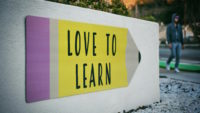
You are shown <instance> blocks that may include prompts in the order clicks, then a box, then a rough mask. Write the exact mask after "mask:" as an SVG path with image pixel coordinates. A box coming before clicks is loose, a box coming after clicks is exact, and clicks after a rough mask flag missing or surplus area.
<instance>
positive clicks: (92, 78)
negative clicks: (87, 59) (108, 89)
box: [90, 64, 96, 87]
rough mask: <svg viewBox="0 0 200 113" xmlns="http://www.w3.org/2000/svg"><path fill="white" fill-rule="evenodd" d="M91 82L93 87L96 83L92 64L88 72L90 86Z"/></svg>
mask: <svg viewBox="0 0 200 113" xmlns="http://www.w3.org/2000/svg"><path fill="white" fill-rule="evenodd" d="M92 83H93V85H94V87H95V86H96V84H95V78H94V66H93V64H92V67H91V74H90V87H91V84H92Z"/></svg>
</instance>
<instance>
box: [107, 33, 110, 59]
mask: <svg viewBox="0 0 200 113" xmlns="http://www.w3.org/2000/svg"><path fill="white" fill-rule="evenodd" d="M106 36H107V56H108V55H109V36H110V34H106Z"/></svg>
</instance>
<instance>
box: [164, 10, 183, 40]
mask: <svg viewBox="0 0 200 113" xmlns="http://www.w3.org/2000/svg"><path fill="white" fill-rule="evenodd" d="M175 17H176V14H173V15H172V22H171V23H170V24H169V25H168V26H167V33H166V34H167V42H168V43H173V42H180V43H181V44H183V32H182V26H181V25H180V24H177V27H175V24H174V19H175ZM176 30H177V38H176Z"/></svg>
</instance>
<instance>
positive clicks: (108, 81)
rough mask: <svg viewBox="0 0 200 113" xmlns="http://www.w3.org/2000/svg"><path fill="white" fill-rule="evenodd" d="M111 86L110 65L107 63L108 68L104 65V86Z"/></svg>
mask: <svg viewBox="0 0 200 113" xmlns="http://www.w3.org/2000/svg"><path fill="white" fill-rule="evenodd" d="M108 83H109V84H111V64H110V63H109V68H108V65H107V63H106V85H107V84H108Z"/></svg>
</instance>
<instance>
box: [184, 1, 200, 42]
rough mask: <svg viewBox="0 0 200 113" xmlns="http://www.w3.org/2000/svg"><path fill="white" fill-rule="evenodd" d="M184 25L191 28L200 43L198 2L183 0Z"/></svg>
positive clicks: (199, 6) (199, 2) (199, 5)
mask: <svg viewBox="0 0 200 113" xmlns="http://www.w3.org/2000/svg"><path fill="white" fill-rule="evenodd" d="M184 3H185V4H184V6H185V12H184V15H185V18H184V20H185V24H187V23H188V24H189V26H190V27H191V28H192V31H193V33H194V36H195V37H196V38H197V39H198V40H199V41H200V0H185V1H184Z"/></svg>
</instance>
